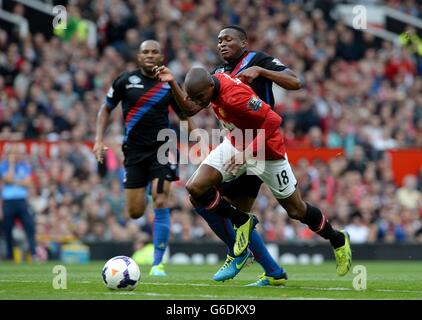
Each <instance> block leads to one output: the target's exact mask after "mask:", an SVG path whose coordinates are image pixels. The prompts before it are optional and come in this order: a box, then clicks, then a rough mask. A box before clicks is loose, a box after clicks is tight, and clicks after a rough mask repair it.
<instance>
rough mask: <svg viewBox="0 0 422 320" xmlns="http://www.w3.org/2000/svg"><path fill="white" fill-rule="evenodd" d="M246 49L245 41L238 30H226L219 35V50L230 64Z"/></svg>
mask: <svg viewBox="0 0 422 320" xmlns="http://www.w3.org/2000/svg"><path fill="white" fill-rule="evenodd" d="M245 47H246V42H245V40H242V39H241V38H240V37H239V34H238V32H237V31H236V30H233V29H224V30H221V32H220V34H219V35H218V50H219V51H220V55H221V57H222V58H223V59H224V60H226V61H228V62H230V61H231V60H235V59H236V58H238V57H239V56H240V55H241V54H242V52H243V50H244V49H245Z"/></svg>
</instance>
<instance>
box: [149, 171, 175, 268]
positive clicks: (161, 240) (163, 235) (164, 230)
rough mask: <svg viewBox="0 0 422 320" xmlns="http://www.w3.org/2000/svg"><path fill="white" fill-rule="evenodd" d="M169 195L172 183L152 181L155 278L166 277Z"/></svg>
mask: <svg viewBox="0 0 422 320" xmlns="http://www.w3.org/2000/svg"><path fill="white" fill-rule="evenodd" d="M169 193H170V181H168V180H164V179H162V178H155V179H154V180H153V181H152V199H153V208H154V225H153V230H154V232H153V244H154V261H153V263H152V268H151V271H150V275H153V276H165V275H166V273H165V271H164V266H163V265H162V260H163V256H164V253H165V251H166V249H167V246H168V242H169V238H170V208H168V205H167V202H168V196H169Z"/></svg>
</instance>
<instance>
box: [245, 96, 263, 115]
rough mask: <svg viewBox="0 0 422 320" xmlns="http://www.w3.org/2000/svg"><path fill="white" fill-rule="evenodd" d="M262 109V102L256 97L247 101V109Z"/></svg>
mask: <svg viewBox="0 0 422 320" xmlns="http://www.w3.org/2000/svg"><path fill="white" fill-rule="evenodd" d="M261 107H262V100H261V99H259V98H258V97H255V96H253V97H251V98H250V99H249V101H248V106H247V108H248V109H251V110H253V111H258V110H259V109H260V108H261Z"/></svg>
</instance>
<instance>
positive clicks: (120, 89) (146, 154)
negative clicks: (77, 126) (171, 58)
mask: <svg viewBox="0 0 422 320" xmlns="http://www.w3.org/2000/svg"><path fill="white" fill-rule="evenodd" d="M162 61H163V55H162V53H161V48H160V44H159V43H158V42H157V41H154V40H147V41H144V42H143V43H142V44H141V46H140V48H139V53H138V63H139V65H140V69H137V70H134V71H132V72H123V73H122V74H120V75H119V76H118V77H117V78H116V79H115V80H114V81H113V84H112V86H111V88H110V90H109V91H108V93H107V98H106V100H105V103H104V104H103V105H102V106H101V108H100V110H99V112H98V117H97V132H96V137H95V145H94V149H93V151H94V153H95V156H96V158H97V160H98V161H100V162H102V161H103V157H104V150H105V149H106V147H105V145H104V133H105V130H106V127H107V123H108V121H109V119H110V114H111V112H112V111H113V110H114V108H115V107H116V106H117V105H118V104H119V102H121V103H122V108H123V118H124V126H125V135H124V141H123V145H122V150H123V154H124V167H125V178H124V187H125V194H126V203H127V208H128V212H129V215H130V216H131V218H134V219H136V218H139V217H141V216H142V215H143V214H144V211H145V207H146V190H147V186H148V185H149V183H151V187H152V188H151V192H152V198H153V205H154V213H155V219H154V226H153V228H154V230H153V243H154V262H153V266H152V268H151V271H150V275H153V276H164V275H166V273H165V271H164V266H163V264H162V258H163V255H164V252H165V250H166V247H167V245H168V240H169V234H170V210H169V208H167V200H168V196H169V191H170V182H171V181H175V180H178V176H177V170H176V169H175V168H174V167H172V166H171V165H170V164H167V165H163V164H161V163H162V162H161V163H160V162H159V161H158V159H157V150H158V149H159V147H160V146H161V145H162V144H163V143H165V142H164V141H157V135H158V132H159V131H160V130H161V129H166V128H168V127H169V119H168V106H169V105H171V106H172V107H173V109H174V110H175V111H176V112H177V114H178V115H179V118H181V119H186V116H185V115H184V114H183V113H182V112H181V111H180V109H179V108H178V106H177V103H176V101H175V100H174V98H173V95H172V91H171V89H170V86H169V85H168V84H167V83H163V82H160V81H159V80H157V79H156V78H155V76H154V72H153V68H154V67H156V66H158V65H160V64H161V63H162ZM189 126H190V124H189Z"/></svg>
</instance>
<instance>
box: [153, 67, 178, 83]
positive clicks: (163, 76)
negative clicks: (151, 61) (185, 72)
mask: <svg viewBox="0 0 422 320" xmlns="http://www.w3.org/2000/svg"><path fill="white" fill-rule="evenodd" d="M152 71H154V72H155V77H157V78H158V79H159V80H160V81H161V82H170V81H173V80H174V77H173V74H172V73H171V71H170V69H169V68H167V67H166V66H160V67H158V66H155V67H154V68H153V69H152Z"/></svg>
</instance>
